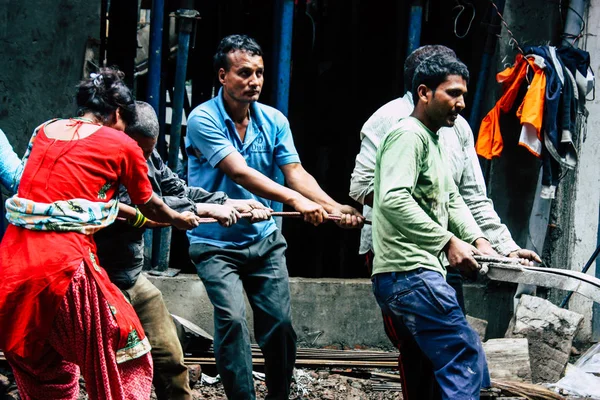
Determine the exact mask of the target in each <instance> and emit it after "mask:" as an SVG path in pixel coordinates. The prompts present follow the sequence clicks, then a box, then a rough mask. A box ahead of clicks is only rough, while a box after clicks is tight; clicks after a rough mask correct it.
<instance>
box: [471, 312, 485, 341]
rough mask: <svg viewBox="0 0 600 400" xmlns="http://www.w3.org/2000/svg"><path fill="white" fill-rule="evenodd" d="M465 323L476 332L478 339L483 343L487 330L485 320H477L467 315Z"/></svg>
mask: <svg viewBox="0 0 600 400" xmlns="http://www.w3.org/2000/svg"><path fill="white" fill-rule="evenodd" d="M467 322H468V323H469V325H471V328H473V329H474V330H475V332H477V334H478V335H479V339H481V341H482V342H483V341H484V340H485V332H486V330H487V326H488V322H487V321H486V320H485V319H479V318H475V317H471V316H470V315H467Z"/></svg>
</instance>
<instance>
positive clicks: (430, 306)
mask: <svg viewBox="0 0 600 400" xmlns="http://www.w3.org/2000/svg"><path fill="white" fill-rule="evenodd" d="M372 280H373V292H374V294H375V298H376V299H377V302H378V303H379V306H380V307H381V310H382V312H383V314H384V316H386V317H388V318H389V320H390V321H391V322H392V323H393V325H394V329H395V330H396V331H397V333H398V336H404V337H405V338H406V339H407V340H414V342H416V344H417V345H418V348H419V349H420V351H421V352H422V354H423V355H424V356H425V357H426V359H427V360H428V361H429V363H430V364H429V366H428V367H429V368H431V370H433V375H434V376H435V380H436V382H437V384H438V386H439V388H438V389H439V392H440V393H439V396H440V398H441V399H444V400H446V399H447V400H471V399H479V391H480V389H481V387H482V384H483V386H484V387H487V386H489V375H488V373H487V363H486V360H485V354H484V352H483V348H482V347H481V342H480V340H479V336H478V335H477V333H476V332H475V331H474V330H473V329H472V328H471V327H470V326H469V324H468V323H467V320H466V318H465V316H464V314H463V312H462V310H461V308H460V306H459V304H458V302H457V299H456V293H455V291H454V289H452V288H451V287H450V286H449V285H448V284H447V283H446V281H445V280H444V277H443V276H442V275H441V274H440V273H438V272H435V271H430V270H427V269H424V268H419V269H416V270H414V271H409V272H392V273H384V274H377V275H374V276H373V278H372ZM401 340H402V339H401ZM418 356H419V355H418V354H414V352H411V353H408V354H406V353H402V362H403V364H404V365H405V366H406V368H405V371H407V372H409V373H408V374H407V375H408V376H407V379H408V380H409V381H410V382H411V385H407V386H408V389H409V395H410V396H409V398H411V399H412V398H420V399H424V398H427V397H428V396H429V395H430V394H428V395H420V394H417V395H416V396H414V391H415V390H423V388H422V387H419V385H413V384H412V383H413V380H412V379H411V377H413V379H414V378H416V377H415V374H414V373H413V372H415V369H416V368H414V366H413V361H414V363H415V365H416V364H419V366H420V364H422V360H420V359H419V358H420V357H418ZM411 368H412V369H413V370H412V371H411ZM420 368H421V367H420ZM411 388H412V390H413V394H410V390H411ZM427 389H429V390H431V388H427Z"/></svg>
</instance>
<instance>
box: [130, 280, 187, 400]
mask: <svg viewBox="0 0 600 400" xmlns="http://www.w3.org/2000/svg"><path fill="white" fill-rule="evenodd" d="M122 292H123V293H124V294H125V296H127V298H128V299H129V302H130V303H131V305H132V306H133V308H134V309H135V312H136V313H137V315H138V317H139V318H140V321H141V323H142V327H143V328H144V331H145V332H146V336H147V337H148V340H149V341H150V345H152V360H153V361H154V378H153V381H152V383H153V384H154V389H155V391H156V397H157V398H158V399H159V400H169V399H181V400H192V391H191V389H190V384H189V378H188V370H187V367H186V366H185V364H184V363H183V350H182V348H181V344H180V342H179V338H178V337H177V330H176V329H175V324H174V323H173V317H171V314H170V313H169V310H167V306H166V305H165V302H164V301H163V297H162V293H160V290H158V288H157V287H156V286H154V285H153V284H152V282H150V281H149V280H148V279H147V278H146V277H145V276H144V275H140V276H139V277H138V279H137V281H136V283H135V284H134V285H133V286H132V287H131V288H130V289H127V290H123V291H122Z"/></svg>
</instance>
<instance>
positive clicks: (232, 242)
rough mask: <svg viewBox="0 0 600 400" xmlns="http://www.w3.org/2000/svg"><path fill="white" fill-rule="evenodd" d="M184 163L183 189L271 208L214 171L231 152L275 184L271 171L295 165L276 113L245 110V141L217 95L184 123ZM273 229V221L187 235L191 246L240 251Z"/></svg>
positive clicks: (207, 227) (206, 227) (205, 227)
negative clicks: (185, 185)
mask: <svg viewBox="0 0 600 400" xmlns="http://www.w3.org/2000/svg"><path fill="white" fill-rule="evenodd" d="M185 145H186V151H187V153H188V156H189V160H188V183H189V185H190V186H197V187H201V188H204V189H205V190H208V191H209V192H216V191H222V192H225V193H227V195H228V196H229V197H230V198H232V199H255V200H258V201H260V202H261V203H263V204H264V205H266V206H267V207H271V200H268V199H264V198H262V197H258V196H256V195H254V194H253V193H251V192H250V191H248V190H246V189H245V188H243V187H242V186H240V185H238V184H237V183H235V182H234V181H233V180H231V179H230V178H229V177H228V176H227V175H226V174H225V173H224V172H222V171H221V170H220V169H219V168H218V167H217V165H218V164H219V162H221V161H222V160H223V159H224V158H225V157H227V156H228V155H229V154H231V153H233V152H234V151H237V152H239V153H240V154H241V155H242V156H243V157H244V159H245V160H246V163H247V164H248V166H249V167H251V168H254V169H255V170H257V171H258V172H260V173H262V174H263V175H265V176H267V177H268V178H270V179H273V180H274V179H275V176H276V175H275V174H276V172H275V171H276V167H277V166H279V167H280V166H283V165H286V164H291V163H299V162H300V158H299V157H298V152H297V151H296V148H295V146H294V141H293V138H292V132H291V130H290V125H289V122H288V120H287V118H286V117H285V116H284V115H283V114H282V113H281V112H279V111H278V110H276V109H275V108H273V107H269V106H267V105H265V104H261V103H258V102H254V103H252V104H251V105H250V122H249V124H248V128H247V130H246V135H245V137H244V141H243V142H242V140H241V139H240V137H239V135H238V133H237V131H236V130H235V124H234V122H233V120H232V119H231V118H230V117H229V115H228V114H227V111H226V110H225V106H224V103H223V89H222V88H221V90H219V94H218V95H217V96H216V97H215V98H213V99H211V100H209V101H207V102H205V103H202V104H201V105H199V106H198V107H196V108H195V109H194V110H193V111H192V112H191V114H190V116H189V118H188V122H187V136H186V138H185ZM276 229H277V227H276V225H275V221H274V220H273V219H272V218H271V219H270V220H268V221H263V222H258V223H256V224H250V223H249V222H248V221H247V220H241V221H239V222H238V223H237V224H234V225H233V226H231V227H229V228H223V227H221V226H220V225H219V224H202V225H200V226H199V227H198V228H196V229H194V230H192V231H188V237H189V239H190V243H192V244H194V243H205V244H210V245H213V246H218V247H227V248H235V247H244V246H247V245H249V244H252V243H256V242H258V241H259V240H262V239H264V238H265V237H267V236H268V235H270V234H271V233H273V232H274V231H275V230H276Z"/></svg>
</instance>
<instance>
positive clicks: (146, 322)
mask: <svg viewBox="0 0 600 400" xmlns="http://www.w3.org/2000/svg"><path fill="white" fill-rule="evenodd" d="M136 113H137V118H136V122H135V123H134V124H130V126H128V127H127V128H126V130H125V132H126V133H127V134H128V135H129V136H130V137H131V138H132V139H134V140H135V141H136V142H137V143H138V145H139V146H140V147H141V148H142V150H143V152H144V156H145V157H146V159H147V164H148V178H149V179H150V182H151V184H152V188H153V190H154V194H155V195H158V196H160V197H161V198H162V200H163V201H164V202H165V203H166V204H167V205H168V206H169V207H171V208H172V209H174V210H176V211H178V212H183V211H192V212H195V213H196V214H198V215H199V216H202V217H212V218H216V219H217V220H218V221H219V223H220V224H221V225H223V226H230V225H232V224H234V223H236V222H237V219H238V218H240V212H251V213H252V214H253V218H252V220H253V222H256V221H261V220H264V219H268V218H270V210H269V209H267V208H266V207H265V206H264V205H262V204H261V203H259V202H258V201H255V200H234V199H229V198H228V197H227V195H226V194H225V193H223V192H215V193H209V192H207V191H206V190H204V189H202V188H198V187H190V186H187V185H186V184H185V182H184V181H183V180H181V179H180V178H179V177H178V176H177V174H175V173H174V172H173V171H171V169H169V167H167V166H166V165H165V163H164V162H163V161H162V159H161V158H160V155H159V154H158V152H157V151H156V150H155V145H156V140H157V137H158V131H159V126H158V118H157V117H156V113H155V112H154V109H153V108H152V107H151V106H150V105H149V104H148V103H144V102H140V101H138V102H136ZM119 201H120V202H121V203H122V204H131V200H130V198H129V195H128V194H127V191H126V190H125V188H124V187H123V186H121V188H120V191H119ZM158 226H162V225H161V224H157V223H155V222H153V221H147V222H146V223H145V224H144V225H143V226H142V227H135V226H133V225H132V224H130V223H128V222H126V221H120V220H117V221H116V222H115V223H114V224H112V225H110V226H109V227H107V228H106V229H103V230H101V231H99V232H98V233H96V234H95V235H94V239H95V241H96V245H97V247H98V256H99V258H100V265H102V266H103V267H104V269H105V270H106V272H107V273H108V275H109V277H110V280H111V281H112V282H113V283H114V284H115V285H117V286H118V287H119V289H121V291H123V293H124V294H125V295H126V297H127V298H128V299H129V301H130V302H131V304H132V305H133V308H134V309H135V311H136V313H137V314H138V317H139V318H140V321H141V322H142V326H143V328H144V330H145V331H146V334H147V336H148V339H149V340H150V344H151V345H152V358H153V360H154V380H153V383H154V386H155V390H156V395H157V397H158V399H159V400H163V399H164V400H166V399H186V400H191V399H192V394H191V389H190V386H189V380H188V372H187V367H186V366H185V365H184V363H183V350H182V348H181V344H180V343H179V340H178V337H177V332H176V328H175V325H174V323H173V320H172V317H171V315H170V313H169V311H168V310H167V307H166V305H165V303H164V301H163V298H162V294H161V292H160V291H159V290H158V288H156V287H155V286H154V285H153V284H152V283H151V282H150V281H149V280H148V279H147V278H146V277H145V276H144V275H143V274H142V269H143V265H144V255H143V250H144V242H143V235H144V230H145V229H146V228H153V227H158Z"/></svg>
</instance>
